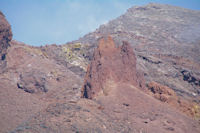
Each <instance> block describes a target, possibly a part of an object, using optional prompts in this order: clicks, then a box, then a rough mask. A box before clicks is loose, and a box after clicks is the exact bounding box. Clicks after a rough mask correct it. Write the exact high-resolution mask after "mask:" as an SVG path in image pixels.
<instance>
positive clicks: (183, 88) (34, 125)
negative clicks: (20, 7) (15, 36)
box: [0, 4, 200, 133]
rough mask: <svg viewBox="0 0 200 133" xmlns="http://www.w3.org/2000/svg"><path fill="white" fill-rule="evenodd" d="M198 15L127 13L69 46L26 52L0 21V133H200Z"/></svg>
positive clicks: (150, 9)
mask: <svg viewBox="0 0 200 133" xmlns="http://www.w3.org/2000/svg"><path fill="white" fill-rule="evenodd" d="M199 14H200V12H199V11H191V10H188V9H183V8H179V7H174V6H169V5H160V4H149V5H146V6H142V7H133V8H130V9H128V11H127V12H126V13H125V14H124V15H122V16H120V17H119V18H117V19H115V20H113V21H110V22H109V23H108V24H106V25H102V26H100V28H99V29H97V30H96V31H95V32H93V33H89V34H87V35H86V36H84V37H83V38H80V39H79V40H77V41H73V42H70V43H67V44H64V45H60V46H57V45H46V46H42V47H31V46H28V45H26V44H23V43H21V42H18V41H15V40H12V41H11V39H12V32H11V29H10V25H9V24H8V23H7V21H6V20H5V17H4V15H2V13H0V30H1V32H0V55H1V61H0V114H1V115H0V132H10V131H13V132H48V133H49V132H163V133H165V132H177V133H179V132H180V133H182V132H183V133H184V132H186V133H187V132H191V133H193V132H194V133H198V132H200V129H199V121H196V120H198V118H200V115H199V114H200V107H199V103H200V96H199V95H200V92H199V90H200V88H199V87H200V76H199V75H200V73H199V72H200V60H199V58H198V57H199V53H200V51H199V49H200V40H199V38H200V34H199V31H200V30H199V27H200V15H199ZM107 35H110V36H111V37H112V38H113V39H114V42H113V41H112V39H105V40H108V41H105V42H104V41H102V40H101V44H102V46H101V45H100V46H99V47H98V46H97V44H98V41H99V40H100V39H102V37H107ZM123 41H125V42H124V43H123ZM126 42H129V43H126ZM115 44H116V45H117V46H115ZM130 45H131V46H130ZM96 47H98V49H97V50H95V48H96ZM131 47H132V48H134V49H132V48H131ZM133 50H134V52H133ZM98 51H101V52H100V53H101V54H103V55H101V56H100V55H99V53H97V52H98ZM93 53H94V54H93ZM119 53H120V54H119ZM134 53H135V55H136V57H135V56H134ZM93 55H94V56H93ZM102 57H103V60H102ZM129 58H130V59H129ZM136 60H137V62H136ZM91 61H92V62H91ZM99 61H100V63H101V64H103V65H105V64H106V65H105V66H102V65H100V66H99ZM90 62H91V64H90ZM123 63H124V64H123ZM88 64H90V67H89V68H88V71H87V65H88ZM98 66H99V68H100V69H98ZM122 68H124V69H122ZM90 69H91V70H92V71H90ZM86 71H87V74H86V79H85V82H83V80H84V76H85V73H86ZM140 71H142V72H144V77H145V80H146V83H147V87H148V89H149V92H148V89H147V92H145V93H144V92H143V91H141V90H143V89H141V88H143V84H144V83H143V82H144V81H145V80H144V79H143V78H142V76H141V75H140ZM90 74H91V75H92V77H91V76H90ZM102 74H103V76H102ZM94 77H96V79H94ZM111 77H114V78H111ZM104 78H105V79H104ZM113 79H114V80H113ZM96 80H99V82H97V81H96ZM110 81H111V82H110ZM118 81H120V82H118ZM87 82H89V83H90V84H92V86H91V88H90V89H86V90H85V91H83V90H84V87H83V86H84V85H85V84H87ZM81 87H83V90H82V96H83V97H88V98H93V100H88V99H82V98H80V97H81ZM96 87H97V88H96ZM95 89H96V90H95ZM171 89H173V90H171ZM102 90H103V94H104V95H101V94H100V93H99V92H101V91H102ZM85 92H86V94H87V96H86V95H84V93H85ZM174 92H175V93H176V94H175V93H174ZM149 94H150V95H149ZM151 95H152V96H151ZM153 97H154V98H153ZM171 98H172V99H173V100H174V101H173V100H171ZM181 98H183V99H184V100H186V101H187V103H189V105H187V104H184V103H183V102H182V100H180V99H181ZM156 99H158V100H160V101H162V102H160V101H158V100H156ZM192 102H194V103H195V104H194V105H195V106H193V104H190V103H192ZM168 105H170V106H168ZM171 106H173V107H175V108H172V107H171ZM177 107H178V108H180V109H177ZM176 109H177V110H176ZM182 109H184V110H185V109H186V111H182ZM181 111H182V112H186V114H187V112H189V115H191V116H192V118H190V117H188V116H186V115H184V114H183V113H182V112H181ZM193 118H194V119H195V120H194V119H193Z"/></svg>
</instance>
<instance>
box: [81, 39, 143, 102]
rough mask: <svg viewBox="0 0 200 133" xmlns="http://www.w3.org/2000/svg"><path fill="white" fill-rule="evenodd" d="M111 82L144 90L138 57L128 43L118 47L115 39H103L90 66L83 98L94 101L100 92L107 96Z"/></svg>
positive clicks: (83, 89)
mask: <svg viewBox="0 0 200 133" xmlns="http://www.w3.org/2000/svg"><path fill="white" fill-rule="evenodd" d="M111 82H117V83H120V82H123V83H129V84H131V85H133V86H136V87H138V88H144V83H143V78H142V76H141V74H139V73H138V72H137V70H136V57H135V54H134V52H133V49H132V48H131V46H130V44H129V43H128V42H123V45H122V46H120V47H116V45H115V43H114V41H113V39H112V38H111V37H110V36H108V38H106V40H105V38H102V39H100V41H99V45H98V48H97V49H96V50H95V51H94V55H93V60H92V61H91V64H90V65H89V66H88V69H87V74H86V76H85V82H84V85H83V88H82V97H84V98H89V99H92V98H94V97H95V96H97V95H98V94H99V93H100V92H102V91H103V93H104V94H105V95H106V93H107V90H106V88H108V87H106V86H107V85H108V84H112V83H111Z"/></svg>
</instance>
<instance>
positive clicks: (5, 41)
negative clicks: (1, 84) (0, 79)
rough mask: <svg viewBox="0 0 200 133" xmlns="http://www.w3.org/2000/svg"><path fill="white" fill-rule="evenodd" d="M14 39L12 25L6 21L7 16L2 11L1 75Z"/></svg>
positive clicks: (0, 31)
mask: <svg viewBox="0 0 200 133" xmlns="http://www.w3.org/2000/svg"><path fill="white" fill-rule="evenodd" d="M11 39H12V32H11V27H10V24H9V23H8V22H7V20H6V19H5V16H4V15H3V13H2V12H1V11H0V73H1V72H3V71H4V68H5V66H6V62H5V59H6V53H7V48H8V46H10V45H9V42H10V41H11Z"/></svg>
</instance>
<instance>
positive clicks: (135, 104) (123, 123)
mask: <svg viewBox="0 0 200 133" xmlns="http://www.w3.org/2000/svg"><path fill="white" fill-rule="evenodd" d="M124 47H126V48H130V49H126V50H125V51H123V53H121V49H123V48H124ZM115 50H116V51H115ZM129 50H131V47H128V44H127V43H126V44H123V45H122V47H121V48H116V46H115V44H114V43H113V41H112V40H111V38H108V39H107V41H105V42H104V39H103V40H100V44H99V46H98V48H97V49H96V50H95V52H94V55H97V54H101V59H102V61H101V67H102V68H101V69H104V70H105V72H107V73H102V72H101V71H96V72H95V73H93V69H96V68H92V69H88V72H87V73H88V74H89V73H90V71H92V75H91V77H90V78H89V77H87V76H86V79H85V83H87V82H90V83H91V88H90V89H88V90H85V92H84V93H82V95H83V96H85V93H87V94H88V97H86V98H93V100H88V99H80V100H78V101H76V102H67V101H59V102H56V103H54V104H50V105H49V106H48V108H46V109H45V110H43V111H41V112H40V113H38V114H36V115H35V116H34V117H32V118H31V119H29V120H28V121H26V122H25V123H23V124H22V125H20V126H19V127H18V128H16V130H14V132H17V133H20V132H44V133H47V132H48V133H51V132H52V133H53V132H106V133H107V132H108V133H112V132H113V133H115V132H138V133H140V132H145V133H154V132H162V133H168V132H174V133H188V132H190V133H198V132H200V128H199V124H198V122H197V121H195V120H193V119H191V118H189V117H187V116H185V115H183V114H181V113H180V112H177V111H175V110H174V109H173V108H170V107H169V106H167V104H163V103H161V102H160V101H157V100H156V99H154V98H153V97H151V96H149V95H147V94H146V93H145V92H144V91H142V90H141V88H136V86H138V85H137V84H135V83H137V80H138V79H137V78H134V79H132V78H130V77H129V74H127V75H125V74H123V70H121V71H120V70H119V69H117V67H118V66H117V65H119V67H121V66H123V63H125V64H126V63H127V62H126V57H129V56H131V57H133V58H134V57H135V56H134V54H133V53H132V52H129ZM108 51H110V52H109V53H108ZM108 54H109V55H108ZM129 54H130V55H129ZM117 55H118V56H122V58H115V57H116V56H117ZM111 56H112V57H113V58H111ZM118 56H117V57H118ZM95 57H96V56H94V59H93V60H92V62H91V64H90V66H92V67H96V65H93V64H96V62H98V61H99V58H95ZM106 57H107V58H108V59H107V60H108V61H110V63H111V64H112V65H113V66H114V65H116V66H117V67H116V68H113V69H112V70H111V68H109V66H110V64H108V62H107V61H105V60H106V59H104V58H106ZM103 60H104V61H103ZM123 61H124V62H123ZM129 63H130V64H131V63H133V62H132V61H130V62H129ZM134 63H135V64H131V65H133V66H135V65H136V61H134ZM128 67H129V65H127V64H126V66H125V69H127V68H128ZM132 69H135V67H133V68H132ZM106 70H109V72H108V71H106ZM135 70H136V69H135ZM135 72H137V71H134V72H133V73H135ZM130 73H131V71H130ZM120 74H121V76H122V77H123V76H127V77H128V78H127V79H126V77H123V79H121V80H119V79H120V78H119V77H118V78H116V79H115V78H114V77H113V76H117V75H120ZM135 74H136V73H135ZM97 77H99V78H103V77H105V78H106V79H105V81H103V82H101V81H100V83H101V84H96V82H94V81H95V79H96V78H97ZM93 78H94V80H93ZM124 78H125V79H124ZM128 80H130V81H128ZM134 80H135V81H134ZM91 81H93V82H91ZM108 82H109V83H108ZM92 85H94V86H92ZM102 86H103V88H101V87H102ZM96 87H97V88H96ZM99 87H100V88H99ZM138 87H139V86H138ZM83 89H84V88H83ZM99 89H100V90H99ZM101 89H103V91H105V90H107V91H106V94H105V93H104V94H102V95H100V94H99V92H100V91H102V90H101ZM91 92H92V93H91ZM93 92H94V93H93Z"/></svg>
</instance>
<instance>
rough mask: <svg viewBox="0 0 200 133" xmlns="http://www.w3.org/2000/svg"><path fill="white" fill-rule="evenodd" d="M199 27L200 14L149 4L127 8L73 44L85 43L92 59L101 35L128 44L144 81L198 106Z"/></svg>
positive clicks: (199, 78) (199, 70)
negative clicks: (164, 88) (169, 89)
mask: <svg viewBox="0 0 200 133" xmlns="http://www.w3.org/2000/svg"><path fill="white" fill-rule="evenodd" d="M199 27H200V11H192V10H189V9H184V8H180V7H175V6H170V5H162V4H148V5H146V6H141V7H132V8H130V9H128V10H127V12H126V13H125V14H124V15H122V16H120V17H118V18H117V19H114V20H112V21H110V22H109V23H107V24H104V25H102V26H100V27H99V28H98V29H97V30H96V31H94V32H92V33H89V34H87V35H85V36H84V37H82V38H80V39H79V40H77V41H74V42H72V43H82V44H87V45H88V47H89V51H90V52H89V53H87V56H89V57H92V56H93V55H92V53H93V50H94V48H95V47H97V42H98V40H99V39H100V38H101V37H102V36H106V35H110V36H111V37H112V38H113V39H114V41H115V43H116V44H117V45H121V44H122V41H128V42H129V43H130V44H131V46H132V47H133V48H134V52H135V54H136V55H137V56H136V58H137V66H139V67H138V68H139V69H141V71H143V72H144V74H145V79H146V81H147V82H152V81H156V82H158V83H160V84H161V85H165V86H168V87H170V88H172V89H173V90H174V91H175V92H176V93H177V95H178V96H181V97H184V98H185V99H187V100H188V99H190V100H193V101H195V102H196V103H200V99H199V98H200V59H199V56H200V51H199V50H200V28H199ZM88 59H89V60H90V59H91V58H88Z"/></svg>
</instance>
